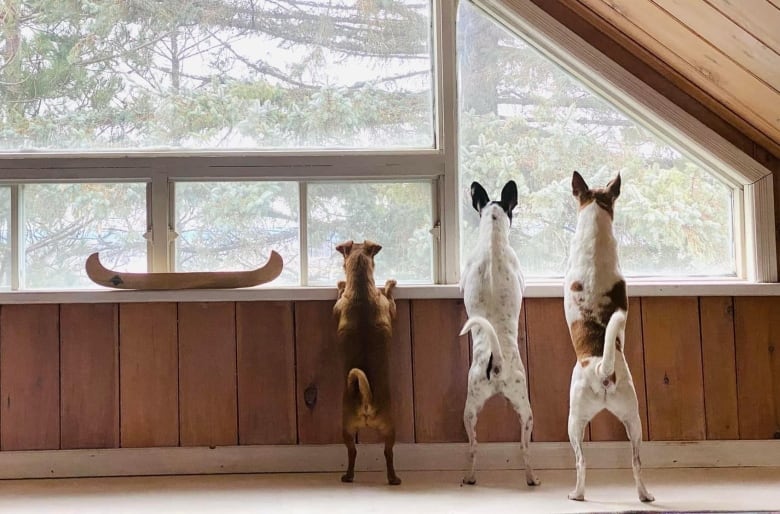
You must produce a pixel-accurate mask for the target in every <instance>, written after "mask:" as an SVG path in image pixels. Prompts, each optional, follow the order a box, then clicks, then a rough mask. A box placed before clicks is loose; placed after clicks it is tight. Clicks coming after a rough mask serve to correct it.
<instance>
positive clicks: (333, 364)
mask: <svg viewBox="0 0 780 514" xmlns="http://www.w3.org/2000/svg"><path fill="white" fill-rule="evenodd" d="M333 304H334V302H333V301H306V302H295V320H296V323H295V354H296V358H297V380H296V382H297V383H296V397H297V402H296V403H297V406H298V441H299V442H300V444H329V443H341V442H342V438H341V412H342V409H341V397H342V394H343V392H344V384H345V383H346V382H345V381H346V377H345V376H343V375H344V369H343V368H344V364H343V363H344V360H343V355H342V352H341V351H340V350H339V348H338V345H337V342H336V320H335V319H334V317H333Z"/></svg>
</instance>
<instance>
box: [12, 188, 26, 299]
mask: <svg viewBox="0 0 780 514" xmlns="http://www.w3.org/2000/svg"><path fill="white" fill-rule="evenodd" d="M10 236H11V290H12V291H19V290H20V289H21V288H22V287H23V285H24V186H23V185H21V184H17V185H12V186H11V230H10Z"/></svg>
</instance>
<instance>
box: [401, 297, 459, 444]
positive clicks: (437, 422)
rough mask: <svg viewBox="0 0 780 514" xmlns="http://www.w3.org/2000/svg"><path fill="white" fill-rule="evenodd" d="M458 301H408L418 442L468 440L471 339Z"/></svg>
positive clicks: (416, 436) (416, 437)
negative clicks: (462, 330) (465, 423)
mask: <svg viewBox="0 0 780 514" xmlns="http://www.w3.org/2000/svg"><path fill="white" fill-rule="evenodd" d="M465 319H466V310H465V308H464V306H463V301H462V300H412V348H413V351H414V413H415V414H414V419H415V440H416V442H418V443H439V442H461V441H467V440H468V438H467V436H466V430H465V429H464V428H463V407H464V405H465V403H466V390H467V387H466V380H467V375H468V368H469V341H468V337H467V336H459V335H458V333H459V332H460V328H461V327H462V326H463V323H464V322H465Z"/></svg>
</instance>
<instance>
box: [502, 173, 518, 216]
mask: <svg viewBox="0 0 780 514" xmlns="http://www.w3.org/2000/svg"><path fill="white" fill-rule="evenodd" d="M501 207H503V208H504V211H505V212H506V215H507V216H509V219H510V220H511V219H512V211H513V210H514V208H515V207H517V184H515V181H514V180H510V181H509V182H507V183H506V185H505V186H504V189H502V190H501Z"/></svg>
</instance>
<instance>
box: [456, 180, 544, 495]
mask: <svg viewBox="0 0 780 514" xmlns="http://www.w3.org/2000/svg"><path fill="white" fill-rule="evenodd" d="M471 201H472V205H473V206H474V208H475V209H476V210H477V212H478V213H479V216H480V221H479V239H478V241H477V246H476V248H475V249H474V252H473V253H472V254H471V256H470V257H469V259H468V260H467V261H466V265H465V267H464V270H463V274H462V275H461V279H460V289H461V291H463V302H464V304H465V305H466V312H467V313H468V315H469V319H468V321H467V322H466V324H465V325H464V326H463V330H462V331H461V335H463V334H466V333H467V332H468V331H469V330H471V331H472V341H473V351H472V361H471V368H470V369H469V376H468V397H467V398H466V407H465V409H464V411H463V424H464V425H465V427H466V433H467V434H468V436H469V458H470V463H471V466H470V470H469V471H468V472H467V473H466V476H465V477H464V479H463V483H465V484H475V483H476V482H477V479H476V476H475V465H476V454H477V433H476V428H477V415H478V414H479V411H480V410H481V409H482V406H483V405H484V404H485V402H486V401H487V400H488V399H489V398H490V397H492V396H493V395H495V394H497V393H501V394H503V395H504V396H505V397H506V398H507V399H508V400H509V402H510V403H511V404H512V407H514V409H515V411H517V414H518V415H519V416H520V425H521V446H522V449H523V461H524V463H525V477H526V483H528V485H539V483H540V482H539V479H538V478H537V477H536V474H535V473H534V470H533V468H532V467H531V463H530V459H529V456H528V443H529V442H530V440H531V432H532V431H533V424H534V421H533V414H532V413H531V404H530V402H529V401H528V383H527V381H526V375H525V367H524V366H523V362H522V361H521V360H520V352H519V350H518V348H517V325H518V321H519V319H518V318H519V316H520V307H521V305H522V301H523V289H524V282H523V274H522V273H521V271H520V262H519V261H518V259H517V255H515V252H514V250H513V249H512V247H511V246H510V245H509V227H510V225H511V223H512V209H514V208H515V206H516V205H517V185H516V184H515V183H514V181H509V182H508V183H507V184H506V185H505V186H504V189H503V190H502V191H501V200H500V201H497V202H491V201H490V198H489V197H488V194H487V192H486V191H485V188H483V187H482V186H481V185H480V184H479V183H477V182H474V183H472V184H471Z"/></svg>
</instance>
